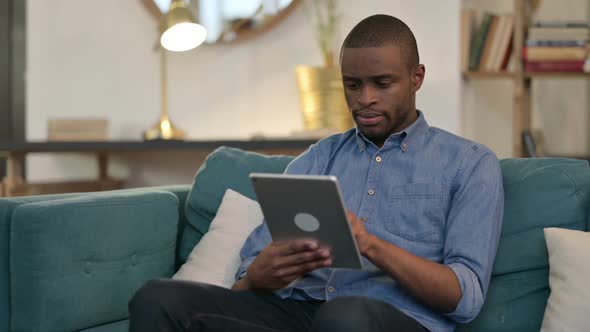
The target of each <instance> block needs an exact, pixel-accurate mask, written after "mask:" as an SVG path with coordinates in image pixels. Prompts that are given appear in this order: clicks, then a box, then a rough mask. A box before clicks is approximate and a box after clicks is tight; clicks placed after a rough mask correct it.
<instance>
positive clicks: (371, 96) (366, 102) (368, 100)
mask: <svg viewBox="0 0 590 332" xmlns="http://www.w3.org/2000/svg"><path fill="white" fill-rule="evenodd" d="M358 102H359V104H361V105H362V106H363V107H367V106H371V105H373V104H375V103H376V102H377V93H375V89H373V88H372V87H371V86H369V85H366V86H364V87H363V88H362V89H361V92H360V94H359V96H358Z"/></svg>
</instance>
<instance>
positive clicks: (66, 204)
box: [10, 191, 178, 332]
mask: <svg viewBox="0 0 590 332" xmlns="http://www.w3.org/2000/svg"><path fill="white" fill-rule="evenodd" d="M177 206H178V199H177V198H176V196H175V195H173V194H172V193H169V192H163V191H152V192H121V193H112V194H110V195H108V196H106V195H84V196H80V197H74V198H66V199H58V200H53V201H43V202H36V203H29V204H23V205H20V206H18V207H17V208H16V209H15V210H14V212H13V215H12V223H11V234H10V273H11V295H12V296H11V305H12V318H11V326H12V329H13V330H14V331H39V332H43V331H78V330H81V329H84V328H89V327H92V326H98V325H100V324H102V323H104V322H109V321H111V322H112V321H116V320H122V319H125V318H126V317H127V316H128V311H127V303H128V301H129V299H130V298H131V296H132V295H133V294H134V293H135V291H136V290H137V289H138V288H139V287H141V285H143V284H144V283H145V282H146V281H147V280H149V279H151V278H158V277H170V276H171V275H172V273H173V269H174V252H175V247H176V234H177V220H178V209H177Z"/></svg>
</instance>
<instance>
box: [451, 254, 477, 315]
mask: <svg viewBox="0 0 590 332" xmlns="http://www.w3.org/2000/svg"><path fill="white" fill-rule="evenodd" d="M447 266H448V267H450V268H451V270H453V272H455V275H456V276H457V279H458V280H459V284H460V285H461V294H463V296H462V297H461V301H459V304H458V305H457V307H456V308H455V311H453V312H451V313H448V314H447V317H449V318H450V319H452V320H454V321H456V322H458V323H466V322H468V321H470V320H472V319H473V318H475V316H476V315H477V313H478V312H479V309H480V308H481V306H482V305H483V299H484V296H483V291H482V289H481V287H480V285H479V281H478V278H477V276H476V275H475V273H474V272H473V271H471V270H470V269H469V268H468V267H467V266H465V265H464V264H462V263H451V264H448V265H447Z"/></svg>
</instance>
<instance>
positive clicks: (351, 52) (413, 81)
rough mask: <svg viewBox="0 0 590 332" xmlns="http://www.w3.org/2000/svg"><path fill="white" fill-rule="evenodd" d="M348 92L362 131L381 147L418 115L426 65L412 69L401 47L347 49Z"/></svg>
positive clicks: (344, 56) (345, 80)
mask: <svg viewBox="0 0 590 332" xmlns="http://www.w3.org/2000/svg"><path fill="white" fill-rule="evenodd" d="M341 65H342V79H343V83H344V94H345V96H346V102H347V103H348V108H349V109H350V111H351V113H352V116H353V119H354V122H355V123H356V125H357V127H358V129H359V130H360V132H361V133H362V134H363V135H365V137H367V138H368V139H370V140H371V141H372V142H373V143H375V144H377V145H378V146H382V145H383V143H384V142H385V140H386V139H387V138H388V137H389V136H390V135H391V134H393V133H396V132H399V131H401V130H403V129H405V128H406V127H408V126H409V125H410V124H412V123H413V122H414V121H415V120H416V117H417V113H416V105H415V95H416V91H417V90H418V89H420V86H421V85H422V81H423V79H424V66H422V65H420V66H417V67H416V68H413V69H411V70H410V69H409V68H408V65H407V63H406V61H405V59H404V57H403V54H402V53H401V51H400V48H399V47H398V46H384V47H367V48H344V49H343V50H342V63H341Z"/></svg>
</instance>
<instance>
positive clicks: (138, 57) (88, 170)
mask: <svg viewBox="0 0 590 332" xmlns="http://www.w3.org/2000/svg"><path fill="white" fill-rule="evenodd" d="M27 3H28V17H27V22H28V29H27V33H28V40H27V48H28V53H27V56H28V58H27V66H28V67H27V139H28V140H44V139H45V138H46V124H47V120H48V119H50V118H55V117H74V116H76V117H84V116H103V117H108V118H109V119H110V138H111V139H113V140H117V139H127V140H130V139H131V140H135V139H137V140H139V139H140V138H141V132H142V130H144V129H146V128H148V127H149V126H150V125H152V124H153V123H154V121H155V120H156V119H157V116H158V112H159V93H158V91H159V90H158V84H159V81H158V79H159V78H158V70H159V69H158V68H159V67H158V56H157V53H155V52H153V45H154V42H155V40H156V38H157V37H156V22H155V20H154V19H153V18H152V17H151V16H150V15H149V14H148V13H147V11H145V10H144V8H143V7H142V5H141V3H140V1H139V0H126V1H120V0H101V1H93V2H90V1H79V0H52V1H46V0H29V1H28V2H27ZM339 4H340V8H341V12H342V18H343V23H342V26H341V33H340V37H339V43H340V41H341V40H342V39H343V38H344V36H345V35H346V33H347V32H348V31H349V30H350V29H351V28H352V27H353V26H354V24H356V23H357V22H358V21H359V20H360V19H362V18H364V17H366V16H368V15H371V14H375V13H386V14H391V15H395V16H397V17H399V18H401V19H402V20H404V21H405V22H406V23H407V24H408V25H409V26H410V27H411V28H412V29H413V31H414V33H415V35H416V38H417V40H418V47H419V50H420V54H421V58H422V62H423V63H424V64H426V69H427V70H426V73H427V74H426V82H425V84H424V85H423V87H422V90H421V91H420V92H419V95H418V107H419V108H420V109H423V110H424V111H425V112H426V114H427V117H428V119H429V122H430V123H431V124H433V125H436V126H439V127H442V128H445V129H447V130H450V131H452V132H456V133H458V132H459V128H460V127H461V125H460V93H461V79H460V73H459V68H460V67H459V8H460V1H459V0H452V1H444V2H442V1H437V0H419V1H402V0H365V1H356V0H342V1H339ZM320 63H321V56H320V53H319V51H318V48H317V47H316V45H315V41H314V37H313V31H312V27H311V22H310V16H309V15H308V13H306V11H305V10H304V9H303V7H299V8H298V9H297V10H296V11H295V12H294V14H293V15H291V16H290V17H288V18H287V19H286V20H285V21H284V22H282V23H281V24H280V25H279V26H278V27H277V28H275V29H274V30H272V31H270V32H268V33H266V34H264V35H262V36H260V37H258V38H256V39H254V40H250V41H247V42H244V43H240V44H237V45H227V46H219V45H215V46H207V47H200V48H198V49H196V50H194V51H191V52H187V53H183V54H173V55H171V56H170V57H169V72H170V73H169V80H170V85H169V87H170V112H171V115H172V117H173V119H174V120H175V122H176V123H178V124H181V127H182V128H183V129H185V130H186V131H187V132H188V135H189V136H190V138H194V139H213V138H248V137H251V136H252V135H254V134H257V133H262V134H264V135H268V136H285V135H288V134H289V133H290V132H291V131H295V130H300V129H302V118H301V115H300V113H299V101H298V95H297V90H296V86H295V77H294V68H295V66H296V65H299V64H307V65H314V64H318V65H319V64H320ZM132 159H133V158H132V156H126V157H125V156H124V157H121V158H119V159H118V160H116V161H115V163H113V165H112V168H113V169H114V170H113V173H114V174H115V175H119V176H124V177H125V176H129V175H130V174H132V173H133V174H134V173H136V172H144V173H145V174H144V176H143V177H142V178H141V179H140V180H138V181H136V182H135V184H136V185H152V184H162V183H170V182H188V181H190V176H191V175H192V173H193V172H194V170H196V168H197V167H198V165H190V167H189V168H188V170H186V171H184V172H181V173H182V174H181V175H178V176H164V177H162V176H161V175H162V174H161V173H162V171H161V170H160V171H159V173H158V172H155V171H154V172H150V171H148V170H146V169H142V166H141V165H139V166H137V165H136V166H137V167H133V168H132V167H130V166H129V162H130V160H132ZM178 162H180V163H187V161H186V160H179V161H178ZM94 172H95V168H94V164H93V162H92V159H91V158H90V157H87V158H84V157H79V156H67V157H60V158H59V159H58V158H53V157H51V156H33V157H30V158H29V163H28V174H29V178H30V179H31V180H50V179H61V178H66V177H67V178H70V177H72V176H73V177H89V176H93V175H94ZM164 173H165V172H164ZM134 176H135V174H134ZM187 176H188V179H187Z"/></svg>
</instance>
